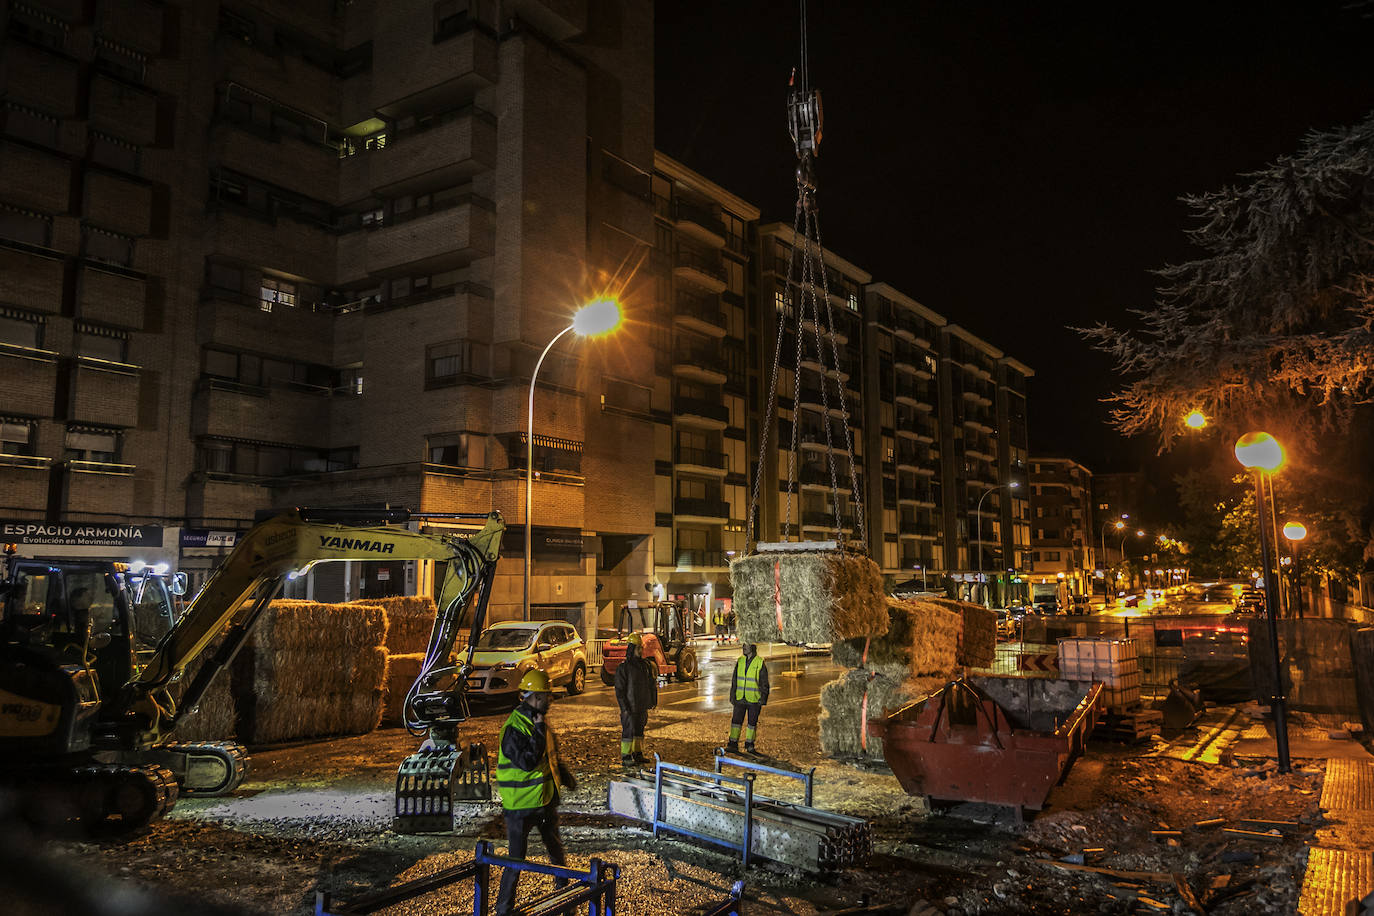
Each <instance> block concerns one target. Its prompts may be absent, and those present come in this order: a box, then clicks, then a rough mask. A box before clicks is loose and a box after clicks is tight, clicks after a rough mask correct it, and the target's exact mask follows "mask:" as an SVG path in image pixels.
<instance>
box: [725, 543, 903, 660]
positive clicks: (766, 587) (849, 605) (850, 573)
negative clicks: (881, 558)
mask: <svg viewBox="0 0 1374 916" xmlns="http://www.w3.org/2000/svg"><path fill="white" fill-rule="evenodd" d="M730 581H731V584H732V586H733V588H734V602H733V607H734V610H735V619H736V622H737V625H738V631H739V637H740V640H741V641H743V642H755V643H758V642H788V643H793V644H802V643H833V642H835V641H836V640H841V639H853V638H856V637H862V636H869V635H877V634H881V633H883V632H885V631H886V630H887V625H888V621H887V612H886V606H885V601H886V598H885V596H884V595H883V590H882V573H881V572H880V571H879V569H878V564H876V563H874V562H873V560H871V559H869V558H868V557H866V556H862V555H860V554H853V553H846V552H842V551H805V552H798V553H774V554H756V555H754V556H751V557H743V558H741V559H738V560H735V561H733V562H732V563H731V564H730ZM779 616H781V618H782V625H781V627H780V626H779V625H778V618H779Z"/></svg>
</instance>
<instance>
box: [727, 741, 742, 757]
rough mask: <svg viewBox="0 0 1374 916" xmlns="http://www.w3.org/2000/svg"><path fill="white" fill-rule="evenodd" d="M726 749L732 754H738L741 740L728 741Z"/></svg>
mask: <svg viewBox="0 0 1374 916" xmlns="http://www.w3.org/2000/svg"><path fill="white" fill-rule="evenodd" d="M725 750H726V751H728V752H729V753H731V754H738V753H739V742H738V741H731V742H729V743H727V744H726V745H725Z"/></svg>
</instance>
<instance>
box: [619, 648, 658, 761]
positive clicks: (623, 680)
mask: <svg viewBox="0 0 1374 916" xmlns="http://www.w3.org/2000/svg"><path fill="white" fill-rule="evenodd" d="M643 651H644V637H642V636H640V635H639V634H638V633H631V634H630V635H629V636H628V637H627V638H626V640H625V660H624V661H623V662H621V663H620V665H619V666H618V667H617V668H616V669H615V701H616V702H617V703H618V704H620V762H621V763H622V764H624V765H625V766H627V767H628V766H634V765H635V764H636V763H648V762H649V759H648V758H647V757H645V756H644V726H645V725H646V724H648V721H649V710H651V709H654V708H655V707H657V706H658V679H657V678H655V677H654V669H653V668H652V667H651V666H650V665H649V663H648V662H647V661H645V659H644V656H643V654H642V653H643Z"/></svg>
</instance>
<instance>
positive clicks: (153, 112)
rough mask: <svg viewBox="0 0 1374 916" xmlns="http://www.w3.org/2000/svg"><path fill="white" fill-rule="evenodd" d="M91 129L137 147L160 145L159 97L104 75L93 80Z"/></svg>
mask: <svg viewBox="0 0 1374 916" xmlns="http://www.w3.org/2000/svg"><path fill="white" fill-rule="evenodd" d="M90 91H91V98H90V112H91V120H90V125H91V127H93V128H95V129H96V130H99V131H102V132H105V133H110V134H113V135H114V136H116V137H120V138H122V139H124V140H126V141H128V142H129V143H133V144H135V145H137V146H152V145H153V144H154V143H156V142H157V134H158V104H157V93H155V92H153V90H151V89H147V88H143V87H139V86H136V85H134V84H133V83H129V82H127V81H125V80H120V79H116V78H114V77H113V76H110V75H108V74H104V73H97V74H96V75H95V77H94V78H93V79H92V80H91V90H90Z"/></svg>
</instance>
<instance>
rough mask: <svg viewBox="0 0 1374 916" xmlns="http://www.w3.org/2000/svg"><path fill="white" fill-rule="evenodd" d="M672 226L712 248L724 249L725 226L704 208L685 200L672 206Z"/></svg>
mask: <svg viewBox="0 0 1374 916" xmlns="http://www.w3.org/2000/svg"><path fill="white" fill-rule="evenodd" d="M673 224H674V226H675V228H676V229H677V231H678V232H680V233H682V234H683V235H689V236H691V237H692V238H694V239H696V240H697V241H700V242H704V243H705V244H707V245H710V246H711V247H712V248H724V247H725V224H724V223H722V222H721V221H720V217H718V216H716V215H715V214H714V213H712V212H711V211H710V210H707V209H706V208H705V207H698V206H696V205H695V204H689V203H687V202H686V201H685V200H679V201H676V202H675V203H674V204H673Z"/></svg>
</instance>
